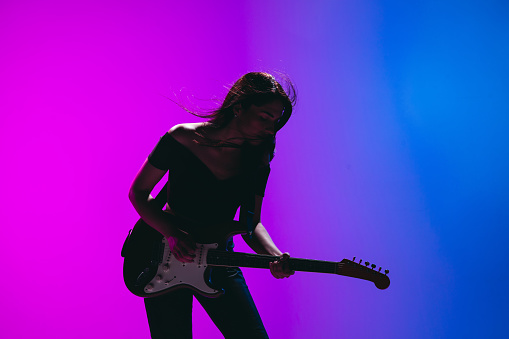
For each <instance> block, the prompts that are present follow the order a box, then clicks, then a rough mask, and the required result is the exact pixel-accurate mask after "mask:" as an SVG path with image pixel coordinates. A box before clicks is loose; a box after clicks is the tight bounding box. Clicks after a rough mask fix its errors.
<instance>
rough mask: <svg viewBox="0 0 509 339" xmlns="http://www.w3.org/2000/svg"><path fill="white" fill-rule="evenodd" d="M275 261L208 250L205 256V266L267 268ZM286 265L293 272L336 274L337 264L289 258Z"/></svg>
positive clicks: (263, 257) (277, 258)
mask: <svg viewBox="0 0 509 339" xmlns="http://www.w3.org/2000/svg"><path fill="white" fill-rule="evenodd" d="M276 260H279V257H277V256H272V255H265V254H251V253H239V252H226V251H219V250H209V251H208V254H207V264H208V265H211V266H228V267H251V268H269V264H270V263H271V262H274V261H276ZM288 263H289V266H290V269H291V270H293V271H302V272H317V273H332V274H335V273H338V272H337V267H338V263H337V262H334V261H323V260H311V259H299V258H289V260H288Z"/></svg>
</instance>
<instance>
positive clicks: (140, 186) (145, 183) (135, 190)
mask: <svg viewBox="0 0 509 339" xmlns="http://www.w3.org/2000/svg"><path fill="white" fill-rule="evenodd" d="M165 173H166V171H163V170H160V169H158V168H156V167H154V166H152V165H151V164H150V163H149V162H148V160H145V162H144V163H143V165H142V166H141V168H140V170H139V171H138V173H137V174H136V177H135V178H134V181H133V183H132V184H131V187H130V188H129V200H130V201H131V203H132V204H133V206H134V209H135V210H136V212H138V214H139V215H140V217H141V218H142V219H143V220H144V221H145V222H146V223H147V224H149V225H150V226H151V227H153V228H154V229H156V230H157V231H158V232H159V233H161V234H162V235H163V236H164V237H165V238H166V239H168V242H169V245H170V249H171V250H172V253H174V254H175V257H176V258H177V259H178V260H180V261H182V262H191V261H193V258H194V250H195V247H196V245H195V243H194V241H193V240H192V239H191V238H190V236H189V235H187V234H186V233H184V232H182V231H181V230H180V229H179V228H178V227H177V225H176V224H175V218H174V217H173V215H171V214H169V213H165V212H163V210H162V209H159V208H158V207H156V206H155V204H154V203H155V200H154V198H153V197H152V196H151V195H150V192H152V190H153V189H154V187H155V185H156V184H157V183H158V182H159V181H160V180H161V179H162V178H163V176H164V174H165Z"/></svg>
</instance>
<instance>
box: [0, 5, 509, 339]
mask: <svg viewBox="0 0 509 339" xmlns="http://www.w3.org/2000/svg"><path fill="white" fill-rule="evenodd" d="M508 23H509V7H508V5H507V3H506V2H503V1H482V2H481V1H470V2H464V1H461V2H460V1H446V2H443V1H440V2H433V1H432V2H427V3H426V4H422V3H420V2H419V3H411V2H408V1H400V2H398V1H370V2H366V1H364V2H355V3H353V2H346V1H316V2H313V4H311V2H309V1H277V2H275V1H273V2H271V1H242V2H241V1H219V2H211V1H181V2H180V1H147V2H142V1H88V2H85V3H80V2H78V3H74V2H69V1H58V0H50V1H23V0H18V1H3V2H2V3H1V4H0V86H1V88H0V113H1V123H0V151H1V159H2V177H1V185H2V194H1V204H0V206H1V207H0V208H1V209H0V217H1V220H2V225H1V227H0V258H1V268H2V273H1V279H0V290H1V291H2V295H1V308H0V319H1V320H0V336H1V337H2V338H46V337H48V338H90V337H93V338H96V339H100V338H120V337H121V338H143V337H148V335H149V334H148V325H147V323H146V317H145V312H144V307H143V300H142V299H140V298H137V297H135V296H133V295H131V294H130V293H129V292H128V291H127V289H126V288H125V287H124V285H123V281H122V258H121V257H120V248H121V246H122V243H123V241H124V238H125V236H126V234H127V231H128V230H129V228H131V227H132V225H133V224H134V223H135V221H136V220H137V218H138V217H137V214H136V212H135V211H134V209H133V208H132V206H131V205H130V203H129V201H128V198H127V192H128V188H129V185H130V183H131V181H132V179H133V177H134V175H135V174H136V172H137V170H138V168H139V167H140V165H141V164H142V162H143V160H144V159H145V158H146V156H147V155H148V153H149V152H150V151H151V149H152V148H153V147H154V145H155V144H156V142H157V140H158V139H159V137H160V136H161V135H162V134H163V133H164V132H165V131H167V130H168V129H169V128H170V127H171V126H172V125H174V124H177V123H180V122H188V121H197V119H196V118H195V117H193V116H191V115H189V114H188V113H186V112H183V111H182V110H181V109H179V108H178V107H177V106H176V105H174V104H173V103H172V102H171V101H169V100H168V99H167V98H165V96H169V97H171V96H172V95H173V93H179V96H180V97H181V98H184V100H187V99H185V98H187V97H189V100H190V101H189V102H192V103H195V104H197V105H205V106H206V105H210V101H209V99H210V98H213V97H218V98H221V97H222V96H224V94H225V89H224V88H223V86H224V85H226V84H229V83H232V82H233V81H235V80H236V79H237V78H238V77H239V76H241V75H242V74H244V73H246V72H248V71H259V70H263V71H269V72H272V71H282V72H285V73H287V74H288V75H289V76H290V77H291V79H292V80H293V81H294V83H295V85H296V86H297V89H298V94H299V96H298V105H297V107H296V109H295V113H294V116H293V117H292V119H291V120H290V121H289V123H288V124H287V126H286V127H285V128H284V129H283V130H282V131H281V132H280V133H279V135H278V149H277V156H276V158H275V160H274V162H273V165H272V168H273V170H272V174H271V177H270V179H269V184H268V188H267V197H266V199H265V202H264V209H263V216H262V220H263V223H264V224H265V225H266V227H267V228H268V229H269V230H270V232H271V234H272V236H273V238H274V239H275V240H276V243H277V244H278V245H279V247H280V248H281V249H282V250H284V251H289V252H290V253H291V254H292V255H293V256H295V257H304V258H314V259H324V260H335V261H340V260H341V259H343V258H345V257H346V258H352V257H353V256H357V257H358V258H363V259H365V260H370V261H372V262H374V263H376V264H378V265H381V266H383V267H384V268H385V267H387V268H389V269H390V270H391V273H390V274H389V276H390V277H391V279H392V284H391V286H390V288H389V289H388V290H385V291H380V290H377V289H376V288H375V287H374V285H373V284H371V283H368V282H365V281H360V280H356V279H351V278H344V277H339V276H333V275H320V274H311V273H297V274H296V275H295V276H293V277H292V278H291V279H285V280H275V279H273V278H272V277H271V276H270V273H269V272H268V271H265V270H255V269H245V270H244V272H245V276H246V278H247V280H248V284H249V286H250V289H251V292H252V294H253V296H254V298H255V301H256V303H257V305H258V308H259V311H260V313H261V315H262V318H263V320H264V323H265V325H266V328H267V331H268V333H269V335H270V336H271V338H335V337H343V338H373V337H375V336H376V337H377V338H454V337H457V338H480V337H486V338H488V337H489V338H502V337H504V333H505V326H503V321H504V320H507V317H508V316H509V313H508V308H507V303H508V302H509V297H508V293H507V290H506V285H507V278H509V274H508V273H507V272H508V271H507V269H505V266H506V262H507V259H509V252H508V249H507V240H508V238H509V237H508V227H507V226H508V225H509V213H508V208H507V206H508V203H509V197H508V192H509V190H508V189H509V180H508V176H507V173H509V154H508V153H509V152H508V147H507V145H508V144H509V143H508V141H509V140H508V139H509V137H508V134H507V128H508V114H509V102H508V100H507V89H508V80H507V79H509V66H508V63H507V60H509V48H508V43H507V41H509V24H508ZM236 249H237V250H239V251H249V250H248V249H247V248H246V246H245V245H244V244H243V243H242V240H241V239H240V238H239V239H238V240H237V247H236ZM194 312H195V314H194V333H195V337H196V338H205V337H207V338H220V337H221V335H220V333H219V332H218V330H217V329H216V328H215V327H214V325H213V324H212V323H211V321H210V320H209V319H208V317H207V316H206V314H205V313H204V311H203V310H202V309H201V307H200V306H199V304H198V303H195V311H194Z"/></svg>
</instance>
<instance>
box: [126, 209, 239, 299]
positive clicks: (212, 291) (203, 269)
mask: <svg viewBox="0 0 509 339" xmlns="http://www.w3.org/2000/svg"><path fill="white" fill-rule="evenodd" d="M216 232H217V233H220V234H221V233H222V234H228V235H233V234H239V233H241V231H240V230H235V229H226V228H225V229H222V230H219V232H218V231H217V229H216V231H215V232H211V233H210V234H207V233H206V232H204V234H202V235H201V236H200V237H198V238H196V237H195V239H197V240H199V241H207V240H209V241H214V240H215V241H216V242H214V243H207V244H200V243H196V252H195V255H196V258H195V260H194V262H192V263H183V262H180V261H178V260H177V259H175V257H174V256H173V255H172V253H171V251H170V248H169V246H168V241H167V240H166V239H165V238H164V237H163V236H162V234H161V233H159V232H158V231H156V230H155V229H153V228H152V227H150V226H149V225H148V224H147V223H145V222H144V221H143V220H142V219H140V220H139V221H138V222H137V223H136V225H135V226H134V228H133V230H132V232H130V233H129V236H128V238H127V239H126V242H125V244H124V247H123V249H122V256H123V257H124V268H123V275H124V282H125V285H126V287H127V288H128V289H129V291H130V292H131V293H133V294H134V295H137V296H139V297H155V296H158V295H162V294H165V293H168V292H170V291H172V290H175V289H178V288H188V289H192V290H194V291H196V292H198V293H200V294H201V295H204V296H207V297H217V296H220V295H221V294H223V293H224V291H223V290H222V289H221V288H219V287H216V286H214V284H213V282H212V281H211V274H210V273H211V272H210V269H211V267H209V265H207V262H206V258H207V253H208V251H209V249H217V248H218V247H219V248H225V247H226V240H225V239H226V238H227V236H222V237H218V236H217V233H216Z"/></svg>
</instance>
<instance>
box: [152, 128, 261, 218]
mask: <svg viewBox="0 0 509 339" xmlns="http://www.w3.org/2000/svg"><path fill="white" fill-rule="evenodd" d="M148 161H149V163H150V164H151V165H152V166H154V167H156V168H158V169H160V170H168V180H169V185H168V192H167V202H168V205H169V207H170V209H171V210H172V211H173V212H174V213H175V214H177V215H180V216H183V217H185V218H188V219H191V220H194V221H197V222H199V223H200V224H201V223H203V225H204V226H205V225H207V227H210V226H211V225H214V224H219V223H222V222H226V221H231V220H233V218H234V217H235V213H236V212H237V209H238V208H239V206H241V205H242V204H243V203H245V202H246V201H247V200H246V199H250V198H253V195H254V194H255V195H260V196H263V195H264V193H265V186H266V184H267V179H268V176H269V173H270V167H269V165H264V166H258V167H257V168H254V169H249V170H248V169H244V170H242V171H241V173H240V174H238V175H235V176H233V177H231V178H228V179H226V180H219V179H217V178H216V176H215V175H214V174H213V173H212V172H211V171H210V169H209V168H208V167H207V166H206V165H205V164H204V163H203V162H202V161H201V160H200V159H199V158H198V157H197V156H196V155H195V154H194V153H193V152H191V151H190V150H189V149H188V148H187V147H186V146H184V145H182V144H181V143H180V142H178V141H177V140H175V139H174V138H173V137H172V136H171V135H170V134H169V133H166V134H165V135H163V136H162V137H161V139H160V140H159V142H158V143H157V145H156V147H155V148H154V149H153V150H152V152H151V153H150V155H149V156H148Z"/></svg>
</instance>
